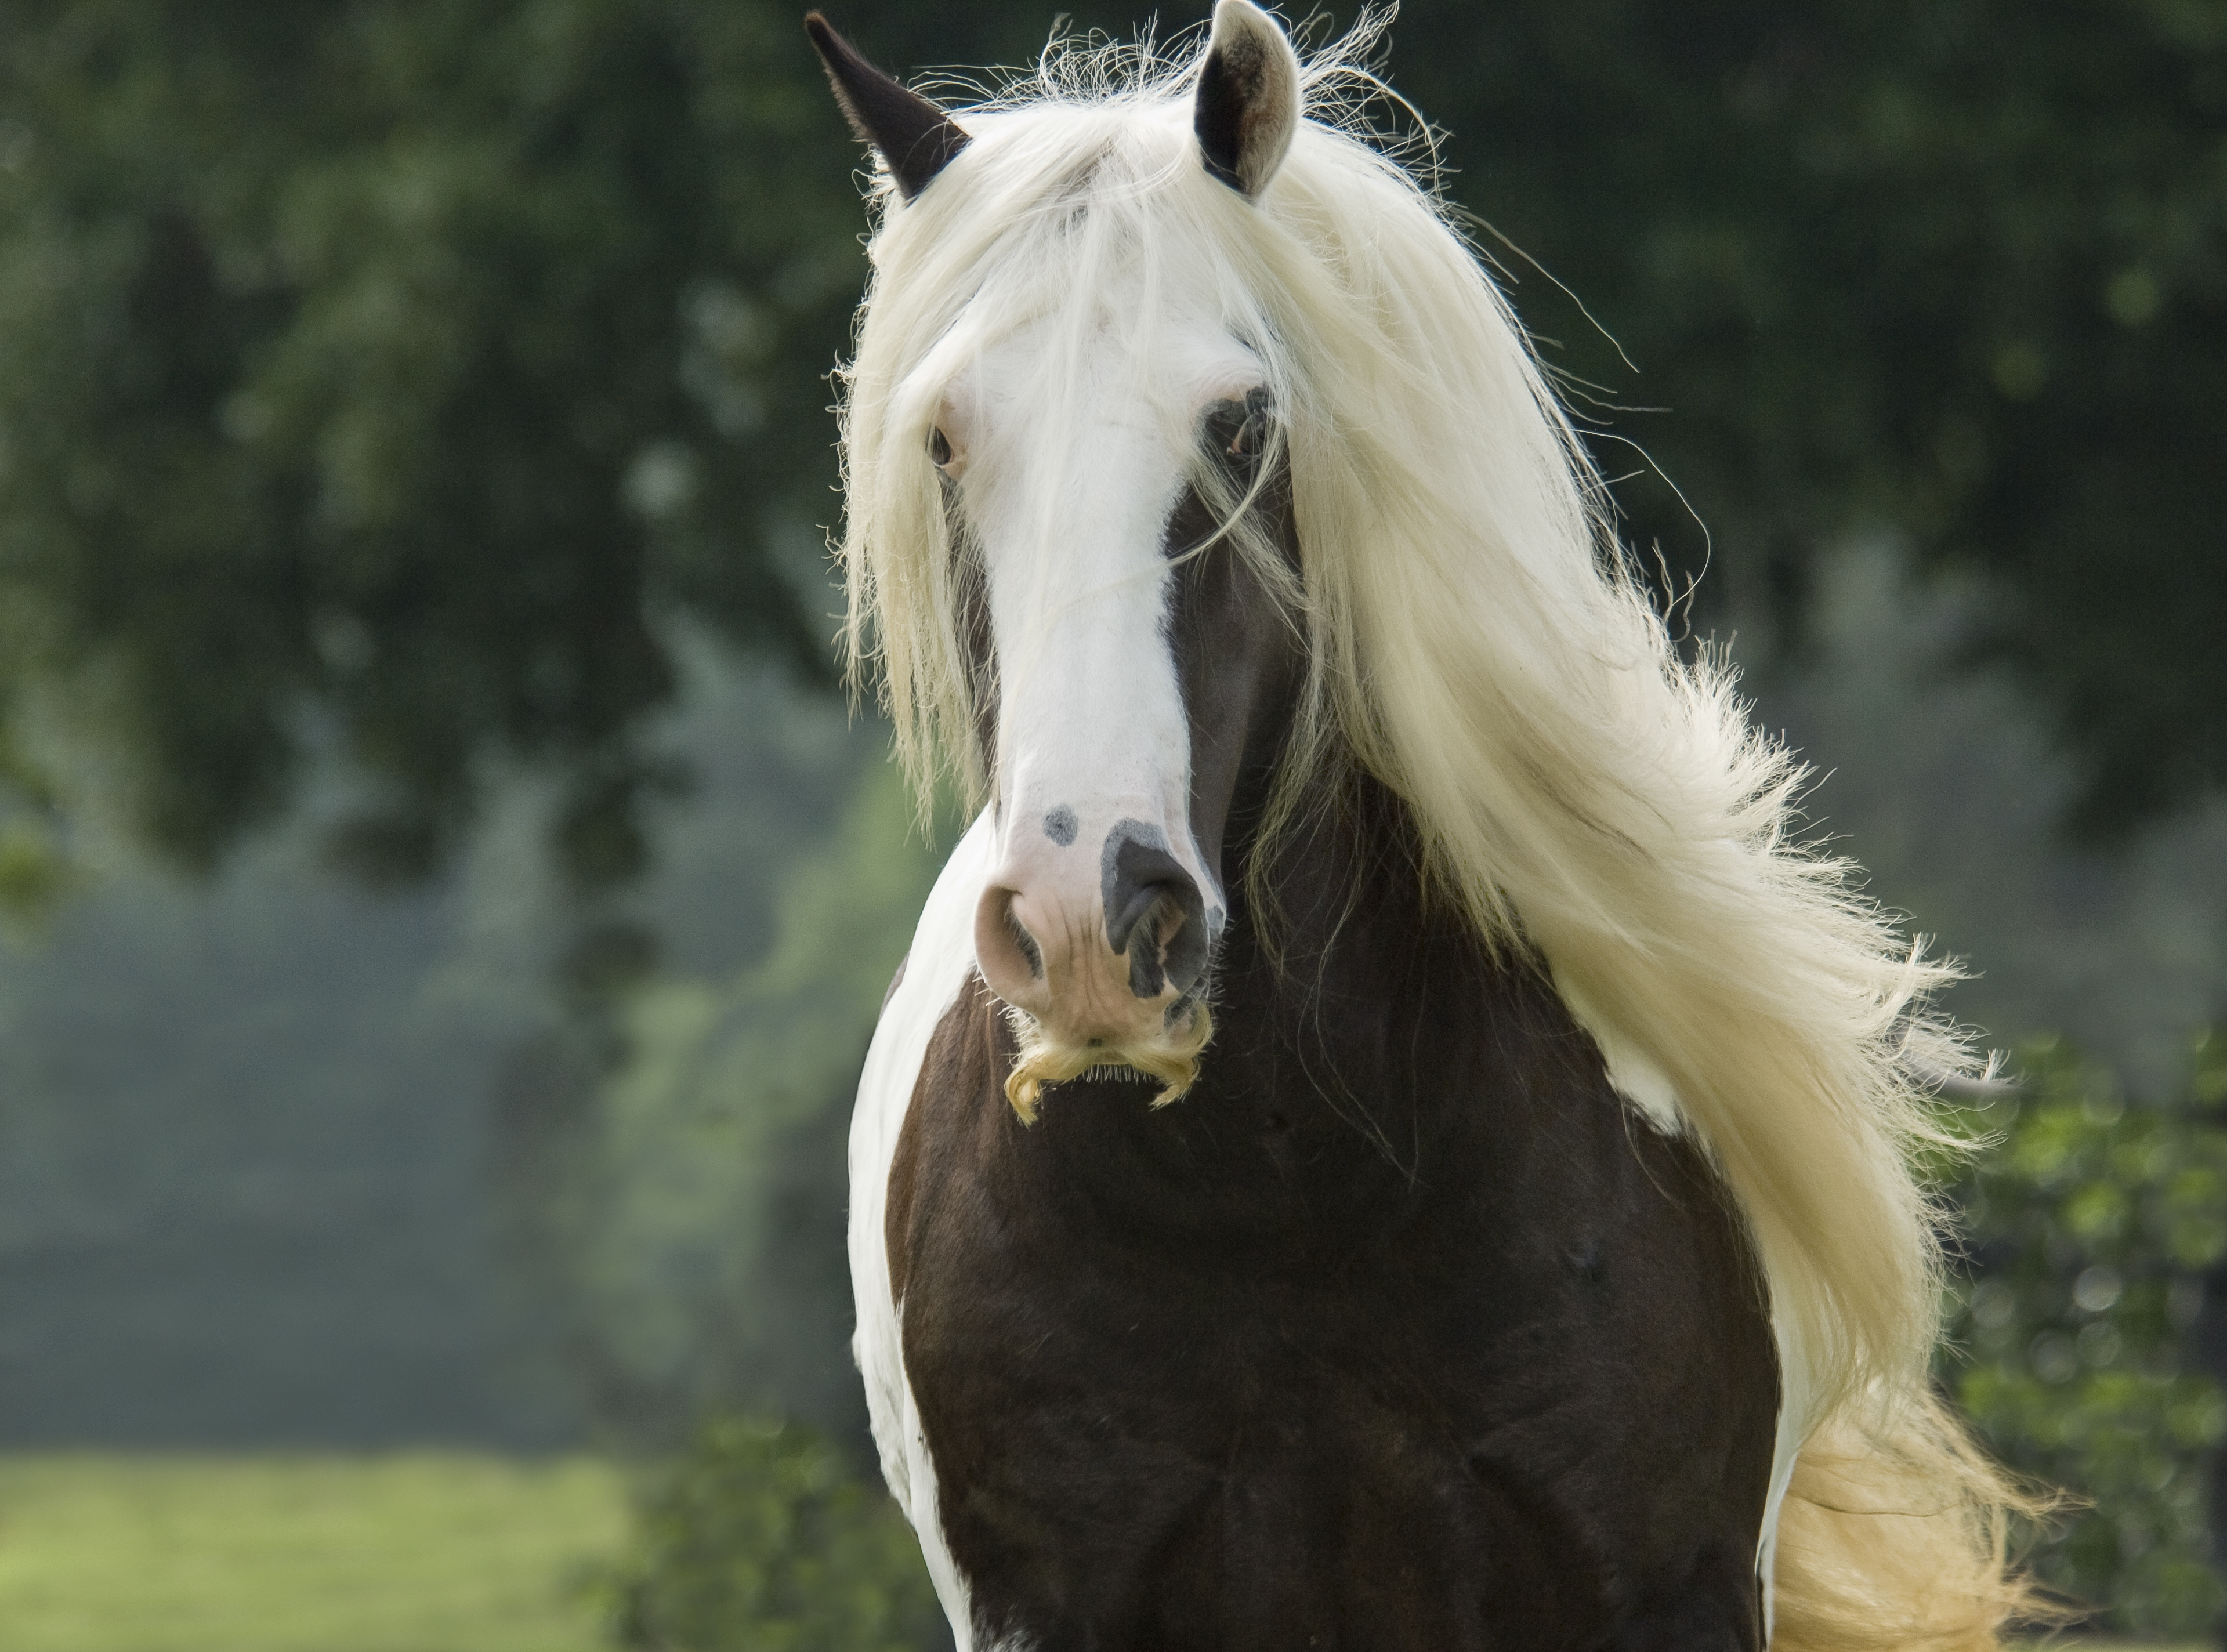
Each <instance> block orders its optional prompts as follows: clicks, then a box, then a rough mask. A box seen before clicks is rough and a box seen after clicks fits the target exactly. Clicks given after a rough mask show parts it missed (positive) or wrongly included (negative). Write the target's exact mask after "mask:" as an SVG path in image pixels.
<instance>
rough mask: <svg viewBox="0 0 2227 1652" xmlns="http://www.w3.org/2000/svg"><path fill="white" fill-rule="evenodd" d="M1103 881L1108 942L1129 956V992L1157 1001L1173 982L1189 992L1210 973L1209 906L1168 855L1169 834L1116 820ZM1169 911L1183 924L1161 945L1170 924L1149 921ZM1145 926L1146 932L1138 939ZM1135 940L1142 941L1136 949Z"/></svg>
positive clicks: (1104, 861) (1109, 837)
mask: <svg viewBox="0 0 2227 1652" xmlns="http://www.w3.org/2000/svg"><path fill="white" fill-rule="evenodd" d="M1099 877H1100V883H1101V888H1102V890H1103V893H1104V895H1105V899H1106V942H1107V945H1108V946H1110V947H1113V948H1114V953H1115V954H1116V955H1117V956H1118V955H1120V954H1124V953H1126V954H1128V959H1129V990H1130V992H1133V993H1135V994H1136V995H1137V996H1138V997H1139V998H1158V997H1159V995H1160V994H1161V992H1164V991H1165V990H1166V988H1167V986H1168V985H1169V984H1170V983H1173V985H1174V986H1175V989H1176V991H1177V992H1189V991H1190V987H1191V986H1192V985H1194V984H1195V983H1196V981H1197V979H1198V978H1199V977H1200V976H1201V975H1202V974H1203V973H1205V971H1206V954H1207V949H1208V947H1209V945H1210V944H1211V938H1210V937H1209V935H1208V934H1207V928H1206V903H1205V901H1204V899H1203V897H1202V896H1200V894H1199V889H1198V885H1197V884H1196V883H1194V882H1192V881H1191V876H1190V873H1189V872H1187V871H1184V869H1183V867H1182V866H1181V865H1180V864H1178V863H1177V860H1176V858H1175V857H1174V856H1173V855H1171V854H1170V853H1169V852H1168V839H1167V836H1166V834H1165V832H1162V831H1161V830H1160V829H1159V828H1158V826H1147V825H1145V822H1144V821H1142V820H1120V821H1116V822H1115V823H1114V829H1113V830H1112V831H1111V832H1107V834H1106V848H1105V851H1104V852H1103V854H1102V855H1101V858H1100V863H1099ZM1164 909H1173V910H1174V911H1175V912H1176V913H1177V914H1178V915H1180V917H1181V920H1182V922H1180V923H1179V924H1178V925H1177V928H1176V930H1175V932H1174V933H1173V934H1170V935H1168V936H1167V938H1166V939H1165V941H1162V940H1161V938H1160V935H1159V933H1158V932H1159V931H1160V930H1161V929H1162V928H1165V921H1164V920H1159V921H1155V922H1149V923H1148V922H1146V920H1147V919H1152V918H1154V917H1155V915H1156V914H1158V913H1160V912H1162V911H1163V910H1164ZM1139 928H1143V929H1144V930H1145V934H1143V936H1142V937H1141V938H1139V936H1138V931H1139ZM1133 939H1137V940H1139V944H1138V945H1137V946H1135V947H1131V946H1130V944H1129V943H1130V941H1132V940H1133Z"/></svg>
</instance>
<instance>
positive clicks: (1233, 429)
mask: <svg viewBox="0 0 2227 1652" xmlns="http://www.w3.org/2000/svg"><path fill="white" fill-rule="evenodd" d="M1271 417H1272V414H1271V411H1270V406H1269V399H1268V390H1267V386H1265V385H1255V386H1254V387H1253V388H1252V389H1250V390H1248V391H1247V392H1245V399H1244V400H1242V401H1235V400H1232V401H1227V402H1224V403H1223V404H1222V405H1221V406H1220V407H1218V408H1216V410H1215V412H1214V416H1213V418H1212V420H1211V421H1210V427H1211V429H1212V431H1213V437H1214V443H1215V446H1216V448H1217V449H1219V450H1220V451H1221V454H1222V457H1223V458H1225V459H1234V460H1251V459H1257V458H1259V457H1260V455H1261V453H1262V452H1263V451H1264V450H1266V449H1267V445H1268V420H1269V418H1271Z"/></svg>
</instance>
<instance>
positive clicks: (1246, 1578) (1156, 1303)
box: [887, 994, 1777, 1652]
mask: <svg viewBox="0 0 2227 1652" xmlns="http://www.w3.org/2000/svg"><path fill="white" fill-rule="evenodd" d="M1009 1060H1010V1050H1009V1047H1008V1046H1007V1045H1006V1043H1005V1038H1004V1028H1003V1024H1002V1021H1001V1020H1000V1019H999V1017H998V1015H997V1014H996V1013H995V1011H994V1010H993V1009H992V1008H991V1007H990V1006H989V1005H988V1004H987V1002H986V999H983V998H977V997H974V996H973V995H972V994H968V995H963V996H962V998H961V1001H960V1005H959V1006H958V1007H957V1008H956V1009H954V1011H953V1012H952V1013H951V1015H950V1016H949V1017H947V1019H946V1022H945V1024H943V1026H942V1027H941V1029H940V1030H939V1031H938V1033H937V1036H936V1037H935V1041H934V1042H933V1043H931V1046H930V1049H929V1053H928V1061H927V1062H926V1063H925V1064H924V1067H923V1070H922V1075H921V1079H920V1082H919V1085H918V1087H917V1088H916V1093H915V1096H914V1100H913V1105H912V1107H911V1109H910V1111H909V1114H908V1116H907V1120H906V1124H905V1128H904V1132H903V1138H902V1139H901V1142H900V1145H899V1150H898V1153H897V1164H896V1166H895V1170H894V1172H893V1175H892V1177H891V1182H890V1190H889V1208H888V1213H887V1237H888V1244H889V1248H890V1263H891V1279H892V1282H893V1285H894V1289H895V1291H896V1293H897V1296H898V1297H899V1298H900V1299H901V1300H902V1302H903V1347H904V1356H905V1368H906V1374H907V1378H908V1380H909V1383H910V1385H911V1387H912V1389H913V1393H914V1396H915V1400H916V1404H917V1406H918V1408H919V1413H920V1417H921V1420H922V1426H923V1429H924V1431H925V1432H926V1435H927V1438H928V1447H929V1450H930V1451H931V1453H932V1455H933V1457H934V1460H935V1469H936V1476H937V1481H938V1485H939V1497H938V1511H937V1512H938V1514H939V1515H940V1518H941V1525H942V1528H943V1535H944V1539H945V1541H946V1542H947V1543H948V1546H949V1547H950V1550H951V1553H952V1555H953V1558H954V1561H955V1562H956V1563H957V1565H958V1566H959V1568H960V1571H961V1572H963V1573H965V1574H966V1575H967V1579H969V1582H970V1584H971V1586H972V1590H973V1611H974V1616H975V1617H976V1620H977V1623H978V1624H979V1625H980V1626H981V1627H982V1628H983V1630H985V1631H986V1632H988V1633H994V1634H996V1635H998V1636H1007V1635H1011V1634H1014V1633H1017V1632H1020V1631H1026V1635H1025V1637H1024V1641H1023V1642H1018V1643H1025V1644H1030V1645H1032V1646H1041V1647H1043V1648H1044V1649H1047V1652H1048V1649H1051V1648H1055V1647H1062V1646H1068V1645H1072V1646H1075V1647H1084V1646H1088V1647H1092V1648H1101V1649H1108V1652H1111V1649H1116V1648H1130V1647H1134V1648H1138V1649H1144V1648H1153V1649H1162V1652H1174V1649H1179V1648H1189V1647H1193V1646H1196V1647H1198V1648H1201V1649H1204V1648H1208V1647H1212V1648H1216V1649H1231V1652H1234V1649H1243V1648H1253V1647H1260V1648H1262V1649H1267V1648H1270V1647H1274V1648H1285V1647H1304V1646H1307V1645H1310V1644H1316V1645H1321V1646H1324V1647H1329V1646H1341V1647H1348V1648H1351V1647H1369V1648H1384V1649H1406V1648H1411V1647H1412V1648H1414V1649H1417V1652H1421V1649H1425V1648H1429V1649H1433V1652H1446V1649H1461V1648H1469V1647H1479V1648H1482V1647H1487V1646H1491V1647H1501V1646H1532V1645H1539V1646H1563V1645H1569V1644H1590V1643H1592V1642H1596V1641H1599V1642H1603V1643H1614V1636H1615V1635H1616V1633H1617V1631H1618V1625H1619V1624H1620V1623H1628V1622H1630V1621H1632V1620H1634V1619H1635V1615H1637V1617H1646V1616H1647V1615H1648V1614H1650V1613H1651V1612H1655V1611H1656V1609H1657V1606H1658V1605H1669V1606H1675V1607H1677V1609H1678V1610H1679V1611H1681V1612H1683V1611H1686V1610H1687V1607H1686V1605H1685V1604H1682V1603H1685V1602H1686V1598H1687V1597H1688V1595H1691V1594H1692V1593H1693V1592H1694V1590H1695V1589H1697V1588H1698V1589H1699V1590H1700V1591H1701V1596H1703V1597H1705V1598H1703V1599H1702V1600H1701V1602H1700V1604H1701V1608H1702V1620H1701V1621H1704V1622H1711V1621H1714V1622H1720V1623H1721V1624H1722V1626H1723V1628H1724V1630H1725V1635H1724V1636H1721V1637H1708V1636H1704V1637H1703V1638H1701V1639H1699V1640H1692V1641H1690V1643H1692V1644H1697V1645H1707V1644H1711V1643H1713V1638H1716V1639H1721V1643H1722V1644H1725V1645H1726V1646H1736V1645H1740V1644H1743V1643H1746V1642H1750V1641H1751V1640H1752V1626H1753V1622H1754V1604H1753V1590H1752V1576H1751V1572H1752V1563H1753V1554H1754V1543H1755V1533H1756V1528H1757V1523H1758V1520H1759V1517H1760V1512H1761V1508H1762V1504H1763V1498H1764V1482H1765V1479H1766V1477H1767V1475H1768V1472H1769V1469H1770V1459H1771V1431H1772V1424H1773V1419H1774V1414H1775V1406H1776V1397H1777V1396H1776V1375H1775V1368H1774V1366H1773V1364H1772V1355H1771V1346H1770V1342H1769V1333H1768V1329H1767V1325H1766V1324H1765V1323H1764V1318H1763V1316H1762V1313H1761V1311H1760V1308H1759V1306H1758V1304H1757V1303H1756V1302H1755V1301H1754V1299H1753V1293H1752V1288H1751V1287H1750V1286H1749V1285H1747V1284H1746V1280H1747V1279H1748V1278H1749V1277H1750V1276H1749V1272H1748V1269H1747V1266H1746V1261H1745V1254H1744V1253H1743V1251H1742V1248H1741V1245H1740V1241H1739V1237H1738V1235H1737V1233H1736V1231H1735V1230H1734V1228H1733V1226H1732V1222H1731V1221H1730V1220H1729V1219H1728V1218H1727V1216H1726V1214H1725V1211H1724V1209H1723V1207H1722V1204H1721V1202H1720V1200H1719V1199H1718V1197H1717V1196H1716V1194H1715V1190H1714V1187H1713V1182H1712V1181H1711V1179H1710V1178H1709V1177H1708V1175H1707V1171H1706V1170H1704V1169H1703V1168H1702V1166H1701V1164H1700V1163H1699V1161H1698V1158H1696V1157H1695V1156H1694V1155H1693V1154H1691V1153H1690V1152H1689V1151H1685V1150H1682V1149H1680V1148H1678V1147H1675V1146H1674V1145H1670V1144H1667V1143H1663V1142H1661V1141H1659V1140H1656V1139H1653V1138H1651V1137H1645V1136H1644V1135H1639V1136H1634V1135H1631V1134H1629V1133H1627V1126H1626V1125H1625V1123H1624V1119H1623V1118H1622V1116H1621V1114H1620V1113H1619V1112H1618V1109H1617V1108H1616V1106H1615V1104H1614V1103H1613V1102H1612V1101H1608V1102H1605V1103H1604V1104H1599V1105H1600V1106H1602V1107H1605V1111H1603V1112H1602V1113H1601V1115H1600V1116H1598V1117H1592V1116H1588V1115H1587V1113H1586V1107H1579V1108H1578V1109H1577V1111H1576V1116H1574V1117H1561V1118H1559V1119H1556V1120H1555V1121H1554V1125H1553V1127H1551V1128H1543V1127H1542V1128H1538V1129H1531V1130H1526V1131H1516V1132H1509V1130H1508V1129H1507V1128H1506V1126H1507V1123H1508V1120H1507V1119H1505V1118H1503V1119H1500V1121H1499V1122H1500V1124H1501V1126H1502V1128H1501V1129H1500V1131H1499V1132H1498V1134H1497V1136H1496V1134H1495V1132H1493V1131H1492V1130H1490V1129H1488V1128H1486V1127H1485V1125H1484V1123H1483V1122H1480V1120H1481V1119H1490V1118H1491V1117H1492V1115H1493V1113H1494V1112H1495V1109H1494V1108H1493V1107H1491V1106H1490V1105H1489V1104H1490V1100H1491V1098H1490V1097H1477V1098H1474V1100H1475V1102H1476V1103H1477V1105H1474V1106H1471V1107H1466V1108H1456V1107H1433V1106H1431V1105H1430V1103H1429V1102H1428V1101H1427V1100H1424V1101H1421V1102H1414V1101H1411V1102H1410V1103H1408V1104H1406V1105H1404V1106H1401V1105H1393V1106H1387V1105H1385V1104H1383V1103H1382V1098H1378V1099H1377V1101H1376V1104H1375V1105H1374V1106H1373V1107H1372V1105H1371V1102H1370V1100H1369V1099H1367V1098H1362V1097H1357V1096H1348V1097H1343V1098H1341V1099H1340V1100H1338V1101H1337V1102H1336V1103H1335V1104H1334V1103H1332V1102H1331V1101H1330V1100H1324V1098H1323V1097H1322V1096H1321V1095H1320V1094H1318V1093H1317V1092H1315V1091H1313V1090H1310V1089H1305V1088H1301V1087H1299V1086H1297V1085H1286V1084H1272V1083H1270V1082H1269V1074H1268V1073H1267V1072H1266V1071H1264V1069H1263V1067H1262V1063H1261V1062H1260V1061H1257V1060H1256V1061H1251V1062H1248V1061H1243V1060H1238V1059H1228V1060H1225V1061H1224V1062H1222V1063H1220V1070H1221V1072H1222V1074H1223V1075H1225V1078H1224V1081H1223V1082H1222V1084H1221V1085H1219V1086H1218V1087H1217V1088H1215V1089H1213V1090H1211V1091H1209V1089H1207V1088H1206V1087H1204V1086H1202V1088H1201V1090H1200V1091H1199V1092H1197V1093H1195V1094H1194V1095H1193V1096H1192V1097H1190V1098H1188V1099H1187V1100H1185V1101H1184V1102H1183V1103H1182V1104H1181V1106H1180V1107H1179V1108H1178V1109H1177V1110H1175V1111H1174V1112H1171V1113H1164V1114H1152V1113H1149V1112H1148V1110H1147V1109H1146V1107H1145V1096H1146V1094H1148V1093H1147V1092H1146V1091H1145V1089H1143V1088H1141V1087H1128V1086H1114V1085H1105V1086H1093V1087H1087V1088H1082V1089H1079V1090H1078V1091H1076V1092H1075V1093H1072V1094H1062V1095H1061V1096H1059V1097H1057V1098H1056V1099H1055V1100H1054V1101H1053V1102H1052V1103H1051V1104H1050V1105H1049V1106H1048V1107H1047V1108H1046V1112H1045V1116H1044V1119H1043V1122H1042V1123H1041V1124H1040V1125H1039V1126H1037V1128H1036V1129H1034V1130H1024V1128H1023V1127H1022V1126H1020V1125H1019V1124H1018V1120H1016V1119H1013V1118H1012V1116H1011V1113H1009V1112H1008V1110H1007V1109H1006V1108H1005V1107H1004V1105H1003V1103H1002V1100H999V1091H998V1085H999V1079H1000V1077H1001V1075H1002V1073H1003V1070H1004V1068H1005V1063H1006V1062H1008V1061H1009ZM1273 1066H1274V1062H1273V1059H1270V1060H1268V1062H1267V1068H1269V1069H1273ZM1516 1081H1517V1082H1518V1083H1519V1085H1520V1084H1522V1083H1534V1084H1535V1083H1536V1082H1537V1081H1538V1076H1537V1075H1533V1074H1525V1075H1517V1078H1516ZM1588 1105H1592V1104H1588ZM1418 1108H1420V1111H1418ZM1363 1119H1366V1125H1365V1126H1357V1123H1356V1121H1360V1120H1363ZM1372 1137H1373V1138H1374V1139H1372ZM1657 1597H1666V1598H1664V1599H1663V1600H1662V1601H1659V1602H1658V1600H1657ZM1669 1597H1675V1599H1673V1598H1669ZM1681 1621H1682V1619H1681ZM1684 1643H1689V1642H1687V1641H1681V1644H1684Z"/></svg>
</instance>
